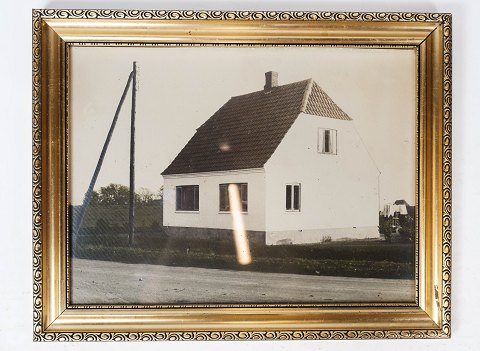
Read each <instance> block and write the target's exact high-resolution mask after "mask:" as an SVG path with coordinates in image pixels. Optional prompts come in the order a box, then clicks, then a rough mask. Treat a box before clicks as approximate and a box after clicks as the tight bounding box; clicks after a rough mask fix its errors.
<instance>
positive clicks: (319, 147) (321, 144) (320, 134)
mask: <svg viewBox="0 0 480 351" xmlns="http://www.w3.org/2000/svg"><path fill="white" fill-rule="evenodd" d="M324 135H325V129H322V128H319V129H318V145H317V151H318V152H321V153H323V152H324V150H323V148H324V145H325V143H324V142H323V138H324Z"/></svg>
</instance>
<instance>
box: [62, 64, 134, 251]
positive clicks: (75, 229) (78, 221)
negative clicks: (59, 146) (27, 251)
mask: <svg viewBox="0 0 480 351" xmlns="http://www.w3.org/2000/svg"><path fill="white" fill-rule="evenodd" d="M134 77H135V75H134V72H131V73H130V75H129V77H128V80H127V84H126V85H125V89H124V90H123V94H122V97H121V98H120V102H119V103H118V106H117V110H116V111H115V116H114V117H113V121H112V124H111V126H110V129H109V131H108V134H107V138H106V139H105V143H104V144H103V148H102V152H101V153H100V157H99V158H98V161H97V166H96V167H95V171H94V172H93V176H92V179H91V180H90V185H89V186H88V189H87V192H86V193H85V197H84V198H83V203H82V206H81V207H80V211H79V213H78V215H77V216H76V217H77V219H76V221H75V223H73V225H72V230H73V235H72V237H73V250H75V242H76V239H77V238H78V233H79V232H80V227H81V225H82V221H83V217H84V216H85V210H86V209H87V206H88V204H89V203H90V198H91V197H92V192H93V187H94V186H95V183H96V181H97V178H98V174H99V173H100V169H101V168H102V164H103V160H104V159H105V154H106V152H107V149H108V145H109V144H110V139H112V134H113V131H114V130H115V125H116V124H117V120H118V116H119V115H120V110H121V109H122V105H123V102H124V101H125V98H126V96H127V93H128V89H129V88H130V83H131V82H132V80H133V83H134V86H135V78H134Z"/></svg>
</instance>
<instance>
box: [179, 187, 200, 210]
mask: <svg viewBox="0 0 480 351" xmlns="http://www.w3.org/2000/svg"><path fill="white" fill-rule="evenodd" d="M176 193H177V194H176V209H177V211H198V200H199V199H198V185H181V186H177V187H176Z"/></svg>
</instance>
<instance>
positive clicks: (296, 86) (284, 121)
mask: <svg viewBox="0 0 480 351" xmlns="http://www.w3.org/2000/svg"><path fill="white" fill-rule="evenodd" d="M302 112H304V113H307V114H311V115H317V116H322V117H329V118H336V119H342V120H351V118H350V117H349V116H348V115H347V114H346V113H345V112H343V111H342V110H341V109H340V108H339V107H338V106H337V105H336V104H335V103H334V102H333V100H332V99H330V97H329V96H328V95H327V94H326V93H325V92H324V91H323V90H322V89H321V88H320V87H319V86H318V84H317V83H315V82H314V81H313V80H312V79H308V80H304V81H300V82H296V83H291V84H286V85H281V86H276V87H274V88H272V89H271V90H269V91H268V92H266V91H264V90H261V91H257V92H254V93H250V94H245V95H240V96H236V97H232V98H231V99H230V100H229V101H228V102H227V103H226V104H225V105H223V106H222V107H221V108H220V109H219V110H218V111H217V112H216V113H215V114H214V115H213V116H212V117H210V118H209V119H208V120H207V121H206V122H205V123H204V124H202V125H201V126H200V127H199V128H198V129H197V132H196V133H195V135H193V137H192V138H191V139H190V140H189V142H188V143H187V145H185V147H184V148H183V149H182V150H181V151H180V153H179V154H178V155H177V157H176V158H175V159H174V160H173V161H172V163H171V164H170V165H169V166H168V167H167V168H166V169H165V170H164V171H163V173H162V175H168V174H183V173H197V172H211V171H226V170H235V169H249V168H261V167H263V166H264V165H265V163H266V162H267V161H268V159H269V158H270V157H271V156H272V154H273V153H274V151H275V149H276V148H277V147H278V145H279V144H280V142H281V141H282V139H283V137H284V136H285V134H286V133H287V132H288V130H289V129H290V127H291V126H292V124H293V123H294V122H295V120H296V119H297V117H298V115H299V114H300V113H302Z"/></svg>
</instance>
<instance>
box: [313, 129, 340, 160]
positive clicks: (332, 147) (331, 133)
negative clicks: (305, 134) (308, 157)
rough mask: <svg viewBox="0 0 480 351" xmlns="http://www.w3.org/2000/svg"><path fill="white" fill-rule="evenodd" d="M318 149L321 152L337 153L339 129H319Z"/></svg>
mask: <svg viewBox="0 0 480 351" xmlns="http://www.w3.org/2000/svg"><path fill="white" fill-rule="evenodd" d="M317 151H318V152H319V153H321V154H331V155H336V154H337V131H336V130H335V129H324V128H319V129H318V144H317Z"/></svg>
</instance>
